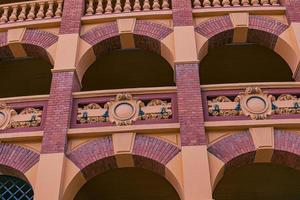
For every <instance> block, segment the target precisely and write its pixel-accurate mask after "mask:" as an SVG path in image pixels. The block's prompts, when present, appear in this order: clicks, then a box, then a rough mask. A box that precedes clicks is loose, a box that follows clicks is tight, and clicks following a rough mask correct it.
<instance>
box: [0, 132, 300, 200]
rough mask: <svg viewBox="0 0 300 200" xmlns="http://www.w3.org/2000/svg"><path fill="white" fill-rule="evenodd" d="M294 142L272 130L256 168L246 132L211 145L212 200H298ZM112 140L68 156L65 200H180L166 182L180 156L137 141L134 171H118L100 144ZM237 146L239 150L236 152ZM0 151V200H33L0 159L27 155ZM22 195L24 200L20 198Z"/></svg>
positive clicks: (19, 171)
mask: <svg viewBox="0 0 300 200" xmlns="http://www.w3.org/2000/svg"><path fill="white" fill-rule="evenodd" d="M289 138H293V139H294V140H290V139H289ZM299 138H300V136H299V133H297V132H289V131H283V130H275V131H274V149H273V155H272V159H271V160H270V162H255V154H256V153H257V151H258V150H259V149H257V148H256V147H254V143H253V140H252V139H251V136H250V135H249V132H247V131H244V132H237V133H235V134H233V135H227V136H225V137H223V138H221V139H220V140H218V141H217V142H213V143H212V144H210V145H209V147H208V152H209V154H210V155H211V156H215V157H216V158H218V159H220V160H222V161H223V162H224V166H223V167H222V169H219V170H218V171H217V173H218V175H217V176H218V178H216V179H212V180H213V185H214V188H213V189H214V191H213V198H214V199H216V200H233V199H258V200H260V199H262V200H263V199H264V200H266V199H272V200H273V199H275V200H277V199H298V198H299V195H300V189H299V188H300V185H299V181H298V180H299V178H300V172H299V162H300V159H299V158H300V157H299V156H300V153H299V148H298V147H299V141H300V139H299ZM111 139H112V138H111V137H109V136H106V137H102V138H99V139H94V140H91V141H89V142H87V143H85V144H82V145H81V146H79V147H78V148H76V149H74V150H72V151H70V152H68V153H67V157H68V160H69V161H68V162H72V163H74V164H75V165H76V166H78V167H79V169H80V171H78V172H77V173H75V174H74V176H73V178H72V179H71V180H69V181H68V184H67V187H66V188H65V189H64V194H63V199H64V200H68V199H75V200H83V199H84V200H86V199H103V200H117V199H123V200H127V199H128V200H129V199H130V200H138V199H146V200H157V199H159V200H180V199H183V197H182V192H183V191H182V188H181V186H180V183H179V182H178V179H177V178H178V177H175V176H173V177H172V176H170V175H171V174H172V173H173V171H172V169H171V167H170V166H171V165H168V163H169V162H170V161H171V160H173V159H174V158H176V157H177V156H180V149H179V148H178V147H176V146H175V145H173V144H170V143H168V142H166V141H163V140H161V139H158V138H153V137H150V136H143V135H137V138H136V139H135V145H134V147H133V149H134V150H133V152H132V156H133V161H134V164H133V166H131V167H129V166H128V167H119V166H118V164H117V162H118V161H117V159H118V158H117V157H116V156H117V155H116V154H114V153H113V152H112V151H111V149H112V144H110V145H106V146H105V145H103V143H106V144H109V143H107V142H109V141H111ZM142 141H144V142H142ZM241 142H243V144H241ZM224 144H226V145H224ZM145 145H146V146H148V147H149V151H150V152H145V151H144V152H143V151H141V150H139V148H141V147H142V146H145ZM156 145H158V146H157V148H159V149H161V152H160V153H158V154H156V155H158V156H155V155H154V154H153V153H151V151H155V149H157V148H156ZM241 146H242V147H243V148H239V147H241ZM0 147H1V149H6V150H5V152H6V154H9V155H2V156H1V159H0V163H1V168H0V170H1V171H0V172H1V175H0V192H1V195H3V196H2V197H4V196H5V198H4V199H9V198H10V196H11V195H19V196H20V199H33V189H32V187H31V185H30V182H31V180H29V179H27V177H26V176H24V173H25V172H26V169H24V168H22V166H20V165H18V167H16V166H14V165H15V164H16V163H15V162H12V161H9V159H8V160H6V161H5V159H3V158H4V157H9V156H12V155H15V156H16V157H13V158H14V159H22V158H20V156H17V155H16V152H17V151H16V150H17V149H19V151H18V152H19V154H20V155H21V154H22V152H23V153H24V152H25V151H26V153H27V154H28V152H29V151H30V150H27V149H25V148H23V147H19V146H17V145H11V144H1V145H0ZM224 149H227V151H224ZM95 151H98V152H100V153H99V154H98V153H97V152H95ZM228 153H229V154H228ZM18 157H19V158H18ZM29 157H30V158H31V161H30V160H28V158H27V160H26V161H25V160H24V161H23V162H22V163H25V164H23V165H25V166H27V168H28V167H29V168H30V167H32V166H33V165H34V164H35V163H36V162H37V157H36V154H34V153H31V156H29ZM23 159H24V158H23ZM33 160H34V162H33ZM26 163H27V164H26ZM28 163H30V164H28ZM210 165H214V162H210ZM212 168H215V166H212ZM27 170H28V169H27ZM199 170H201V169H199ZM211 173H214V172H213V171H211ZM80 176H83V177H84V181H82V180H83V179H81V182H80V178H79V177H80ZM78 183H79V184H78ZM22 195H23V197H24V198H21V196H22ZM25 196H26V198H25ZM6 197H7V198H6Z"/></svg>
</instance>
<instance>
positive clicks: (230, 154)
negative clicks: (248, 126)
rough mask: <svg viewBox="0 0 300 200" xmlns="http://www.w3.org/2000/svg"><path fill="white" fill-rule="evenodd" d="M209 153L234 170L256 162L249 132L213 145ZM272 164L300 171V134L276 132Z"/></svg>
mask: <svg viewBox="0 0 300 200" xmlns="http://www.w3.org/2000/svg"><path fill="white" fill-rule="evenodd" d="M208 151H209V152H210V153H211V154H213V155H214V156H216V157H217V158H219V159H220V160H222V161H223V162H224V163H225V169H226V170H233V169H235V168H236V167H240V166H243V165H246V164H250V163H253V162H254V159H255V153H256V149H255V146H254V143H253V140H252V137H251V135H250V133H249V132H248V131H244V132H240V133H237V134H234V135H231V136H228V137H225V138H224V139H222V140H220V141H217V142H216V143H213V144H212V145H211V146H210V147H209V148H208ZM272 163H276V164H279V165H283V166H287V167H291V168H293V169H297V170H300V134H299V133H293V132H289V131H283V130H275V131H274V152H273V156H272Z"/></svg>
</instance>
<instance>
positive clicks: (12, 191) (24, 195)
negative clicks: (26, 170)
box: [0, 175, 33, 200]
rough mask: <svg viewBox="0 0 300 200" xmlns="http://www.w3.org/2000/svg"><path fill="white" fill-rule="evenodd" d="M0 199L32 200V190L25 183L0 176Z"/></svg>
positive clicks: (11, 177)
mask: <svg viewBox="0 0 300 200" xmlns="http://www.w3.org/2000/svg"><path fill="white" fill-rule="evenodd" d="M0 197H1V199H3V200H5V199H20V200H23V199H24V200H25V199H26V200H32V199H33V189H32V187H31V185H30V184H28V183H27V182H26V181H24V180H22V179H19V178H16V177H13V176H6V175H0Z"/></svg>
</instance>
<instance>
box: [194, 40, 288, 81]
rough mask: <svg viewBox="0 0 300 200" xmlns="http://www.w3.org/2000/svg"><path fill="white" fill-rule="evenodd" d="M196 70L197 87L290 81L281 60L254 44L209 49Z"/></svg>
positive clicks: (286, 67) (268, 50) (270, 51)
mask: <svg viewBox="0 0 300 200" xmlns="http://www.w3.org/2000/svg"><path fill="white" fill-rule="evenodd" d="M199 66H200V79H201V84H222V83H246V82H283V81H293V78H292V71H291V70H290V67H289V66H288V64H287V63H286V62H285V60H284V59H283V58H282V57H281V56H279V55H278V54H276V53H275V52H274V51H272V50H270V49H267V48H265V47H262V46H259V45H256V44H240V45H236V44H228V45H225V46H222V47H219V48H215V49H210V50H209V52H208V54H207V55H206V57H205V58H204V59H203V60H202V61H201V63H200V65H199Z"/></svg>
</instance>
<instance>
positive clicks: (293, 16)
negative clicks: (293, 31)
mask: <svg viewBox="0 0 300 200" xmlns="http://www.w3.org/2000/svg"><path fill="white" fill-rule="evenodd" d="M280 3H281V4H282V5H284V6H285V7H286V9H287V10H286V16H287V18H288V20H289V21H290V22H300V0H281V1H280Z"/></svg>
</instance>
